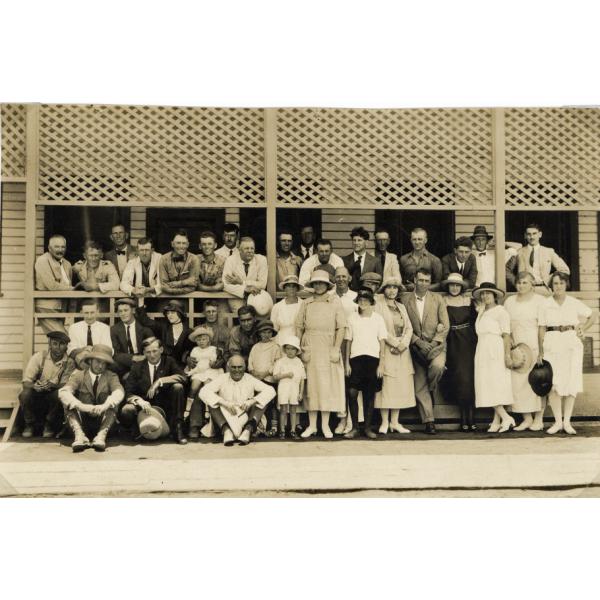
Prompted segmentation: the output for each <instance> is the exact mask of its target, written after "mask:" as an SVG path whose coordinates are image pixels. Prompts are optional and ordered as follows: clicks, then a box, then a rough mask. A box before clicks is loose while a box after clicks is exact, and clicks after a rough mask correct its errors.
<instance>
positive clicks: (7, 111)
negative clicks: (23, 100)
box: [0, 104, 27, 177]
mask: <svg viewBox="0 0 600 600" xmlns="http://www.w3.org/2000/svg"><path fill="white" fill-rule="evenodd" d="M0 118H1V121H2V177H25V161H26V154H25V136H26V122H27V110H26V108H25V106H24V105H23V104H0Z"/></svg>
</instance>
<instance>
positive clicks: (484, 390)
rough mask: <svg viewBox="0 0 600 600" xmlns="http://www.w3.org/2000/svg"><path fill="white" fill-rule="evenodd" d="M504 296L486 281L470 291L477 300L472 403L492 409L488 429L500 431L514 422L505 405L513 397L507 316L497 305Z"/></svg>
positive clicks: (508, 427) (508, 318) (494, 431)
mask: <svg viewBox="0 0 600 600" xmlns="http://www.w3.org/2000/svg"><path fill="white" fill-rule="evenodd" d="M503 297H504V292H503V291H502V290H499V289H498V288H497V287H496V286H495V285H494V284H493V283H489V282H487V281H486V282H484V283H482V284H481V285H480V286H479V287H478V288H475V289H474V290H473V298H474V299H475V302H477V303H479V306H478V309H477V310H478V313H479V314H478V315H477V320H476V321H475V332H476V333H477V349H476V350H475V406H476V407H477V408H485V407H491V408H493V409H494V420H493V421H492V423H491V425H490V427H489V428H488V431H489V432H491V433H503V432H505V431H508V430H509V429H510V428H511V427H514V425H515V420H514V419H513V418H512V417H511V416H510V415H509V414H508V413H507V412H506V409H505V408H504V407H505V406H506V405H508V404H512V403H513V397H512V381H511V375H510V367H511V366H512V361H511V358H510V317H509V316H508V313H507V312H506V309H505V308H504V307H503V306H500V305H499V304H497V302H498V300H501V299H502V298H503Z"/></svg>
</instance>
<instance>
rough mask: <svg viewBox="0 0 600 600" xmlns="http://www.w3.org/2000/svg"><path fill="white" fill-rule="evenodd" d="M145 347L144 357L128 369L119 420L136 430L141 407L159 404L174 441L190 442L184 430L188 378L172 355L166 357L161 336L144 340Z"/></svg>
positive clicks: (180, 442)
mask: <svg viewBox="0 0 600 600" xmlns="http://www.w3.org/2000/svg"><path fill="white" fill-rule="evenodd" d="M142 347H143V349H144V360H143V361H141V362H136V363H134V364H133V366H132V367H131V371H129V377H128V378H127V381H126V382H125V392H126V398H127V399H126V402H125V403H124V404H123V406H122V408H121V413H120V415H119V420H120V421H121V423H122V424H123V425H124V426H125V427H129V428H131V429H132V430H133V429H134V428H135V425H136V423H137V414H138V412H139V411H140V410H147V409H149V408H150V407H151V406H157V407H160V408H161V409H162V410H163V411H164V412H165V414H166V417H167V421H168V423H169V427H170V429H171V431H172V432H173V438H174V439H175V441H176V442H177V443H178V444H187V439H186V437H185V435H184V433H183V413H184V411H185V401H186V394H185V383H186V382H187V377H186V375H185V373H184V372H183V369H182V368H181V367H180V366H179V365H178V364H177V361H176V360H175V359H174V358H173V357H171V356H163V351H164V348H163V344H162V342H161V341H160V340H159V339H158V338H155V337H151V338H148V339H145V340H144V341H143V343H142ZM147 412H149V411H147Z"/></svg>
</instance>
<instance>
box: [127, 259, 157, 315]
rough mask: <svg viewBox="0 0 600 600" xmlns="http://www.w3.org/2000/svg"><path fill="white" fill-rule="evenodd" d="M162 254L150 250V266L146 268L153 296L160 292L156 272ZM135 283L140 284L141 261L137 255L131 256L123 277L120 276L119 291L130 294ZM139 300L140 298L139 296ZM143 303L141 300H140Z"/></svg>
mask: <svg viewBox="0 0 600 600" xmlns="http://www.w3.org/2000/svg"><path fill="white" fill-rule="evenodd" d="M161 256H162V255H161V254H159V253H158V252H152V258H151V259H150V267H149V269H148V279H149V280H150V287H153V288H154V294H153V295H154V296H159V295H160V293H161V292H162V287H161V284H160V276H159V272H158V265H159V263H160V257H161ZM137 285H142V261H141V260H140V258H139V256H136V257H135V258H132V259H131V260H130V261H129V262H128V263H127V266H126V267H125V271H123V277H122V278H121V291H122V292H123V293H125V294H127V295H128V296H131V292H132V291H133V288H134V287H135V286H137ZM140 301H141V298H140ZM141 303H142V304H143V301H141Z"/></svg>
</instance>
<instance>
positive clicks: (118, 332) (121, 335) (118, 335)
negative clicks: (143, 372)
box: [110, 319, 154, 370]
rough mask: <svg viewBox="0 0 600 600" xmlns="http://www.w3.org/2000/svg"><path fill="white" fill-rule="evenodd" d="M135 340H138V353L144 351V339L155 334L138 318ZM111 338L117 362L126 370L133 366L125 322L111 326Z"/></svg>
mask: <svg viewBox="0 0 600 600" xmlns="http://www.w3.org/2000/svg"><path fill="white" fill-rule="evenodd" d="M134 327H135V340H136V342H137V347H138V353H139V354H141V353H142V341H143V340H145V339H146V338H149V337H152V336H154V332H153V331H152V329H150V328H149V327H144V326H143V325H142V324H141V323H140V322H139V320H138V319H136V320H135V323H134ZM110 338H111V340H112V347H113V350H114V354H113V358H114V359H115V362H116V363H117V364H118V365H119V366H120V367H123V368H124V369H126V370H129V369H130V368H131V365H132V364H133V358H132V355H131V354H130V353H129V349H128V348H127V332H126V331H125V323H123V321H119V322H118V323H115V324H114V325H113V326H112V327H111V328H110Z"/></svg>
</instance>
